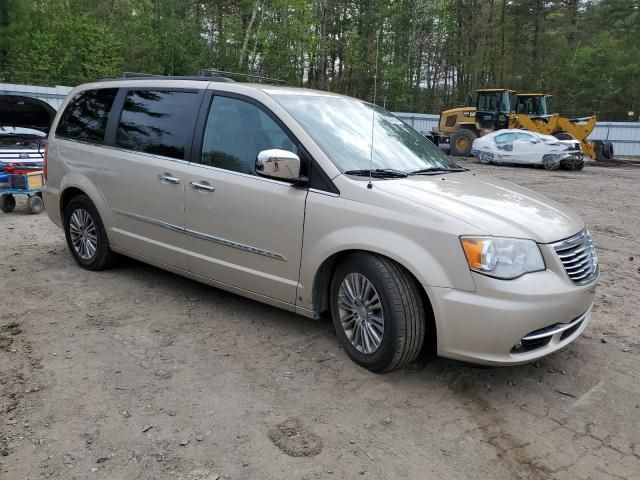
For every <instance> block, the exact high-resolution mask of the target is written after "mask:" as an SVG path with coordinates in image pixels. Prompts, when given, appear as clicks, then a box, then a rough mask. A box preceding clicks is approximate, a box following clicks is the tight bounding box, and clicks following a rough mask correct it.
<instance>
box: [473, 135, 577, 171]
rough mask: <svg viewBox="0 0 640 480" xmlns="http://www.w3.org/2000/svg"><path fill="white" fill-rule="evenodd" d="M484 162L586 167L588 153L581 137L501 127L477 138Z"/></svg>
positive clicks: (549, 167) (476, 149)
mask: <svg viewBox="0 0 640 480" xmlns="http://www.w3.org/2000/svg"><path fill="white" fill-rule="evenodd" d="M471 153H472V155H473V156H475V157H476V158H477V159H478V160H480V163H485V164H487V163H495V164H501V163H516V164H523V165H541V166H543V167H544V168H546V169H547V170H557V169H558V168H562V169H565V170H582V168H583V167H584V156H583V153H582V151H581V149H580V143H579V142H578V141H577V140H559V139H557V138H556V137H552V136H551V135H542V134H539V133H535V132H529V131H526V130H516V129H513V130H498V131H495V132H492V133H489V134H488V135H484V136H483V137H480V138H477V139H476V140H474V142H473V146H472V148H471Z"/></svg>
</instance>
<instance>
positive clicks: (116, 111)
mask: <svg viewBox="0 0 640 480" xmlns="http://www.w3.org/2000/svg"><path fill="white" fill-rule="evenodd" d="M126 97H127V89H126V88H119V89H118V93H117V94H116V99H115V100H114V101H113V105H112V106H111V113H110V114H109V120H108V121H107V130H106V132H105V134H104V144H105V145H106V146H108V147H115V146H116V131H117V130H118V123H119V122H120V116H121V115H122V109H123V108H124V99H125V98H126Z"/></svg>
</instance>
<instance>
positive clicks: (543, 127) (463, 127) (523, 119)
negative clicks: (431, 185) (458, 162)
mask: <svg viewBox="0 0 640 480" xmlns="http://www.w3.org/2000/svg"><path fill="white" fill-rule="evenodd" d="M550 100H551V95H548V94H545V93H516V92H515V91H513V90H509V89H504V88H485V89H480V90H477V91H476V106H475V107H473V106H466V107H461V108H453V109H450V110H446V111H444V112H442V113H441V114H440V120H439V122H438V127H437V128H436V129H434V130H433V131H432V132H431V133H430V134H428V135H427V137H428V138H430V139H431V140H432V141H433V142H434V143H435V144H437V145H443V144H449V146H450V150H451V155H456V156H462V157H468V156H469V155H471V145H472V144H473V141H474V140H475V139H476V138H478V137H480V136H482V135H486V134H487V133H490V132H493V131H495V130H500V129H503V128H521V129H523V130H530V131H533V132H538V133H542V134H545V135H553V136H555V137H557V138H558V139H559V140H569V139H575V140H578V141H579V142H580V145H581V148H582V151H583V153H584V154H585V155H588V156H589V157H591V158H592V159H593V160H605V159H612V158H613V146H612V145H611V143H610V142H602V141H598V140H596V141H592V142H590V141H589V140H587V137H588V136H589V135H590V134H591V132H592V131H593V128H594V127H595V125H596V117H595V116H591V117H586V118H575V119H569V118H567V117H562V116H560V115H559V114H557V113H550V111H551V108H550Z"/></svg>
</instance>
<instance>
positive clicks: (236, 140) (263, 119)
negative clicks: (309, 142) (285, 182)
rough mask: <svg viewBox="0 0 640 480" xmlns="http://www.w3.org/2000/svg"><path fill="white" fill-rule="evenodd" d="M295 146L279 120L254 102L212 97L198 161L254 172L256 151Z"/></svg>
mask: <svg viewBox="0 0 640 480" xmlns="http://www.w3.org/2000/svg"><path fill="white" fill-rule="evenodd" d="M269 148H280V149H283V150H289V151H290V152H294V153H296V154H299V153H298V148H297V147H296V145H295V144H294V143H293V142H292V141H291V139H289V137H288V136H287V134H286V133H285V132H284V131H283V130H282V129H281V128H280V127H279V126H278V124H277V123H276V122H275V121H274V120H273V119H272V118H271V117H270V116H269V115H267V114H266V113H265V112H264V111H262V110H261V109H260V108H258V107H257V106H255V105H253V104H251V103H248V102H245V101H243V100H238V99H236V98H228V97H214V99H213V103H212V104H211V109H210V110H209V118H208V119H207V127H206V129H205V132H204V138H203V142H202V157H201V163H203V164H204V165H211V166H214V167H220V168H224V169H227V170H233V171H235V172H242V173H250V174H252V175H255V173H256V169H255V163H256V157H257V156H258V152H260V151H261V150H267V149H269Z"/></svg>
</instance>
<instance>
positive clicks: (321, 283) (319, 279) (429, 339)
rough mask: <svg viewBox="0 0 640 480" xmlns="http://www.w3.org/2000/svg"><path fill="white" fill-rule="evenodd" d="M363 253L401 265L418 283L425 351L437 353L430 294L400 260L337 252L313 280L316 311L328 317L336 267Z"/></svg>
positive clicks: (355, 250) (370, 253)
mask: <svg viewBox="0 0 640 480" xmlns="http://www.w3.org/2000/svg"><path fill="white" fill-rule="evenodd" d="M361 253H364V254H369V255H374V256H378V257H384V258H385V259H387V260H389V261H391V262H394V263H395V264H397V265H399V266H400V267H401V268H402V269H403V270H404V271H405V272H406V273H407V274H408V275H409V276H410V277H411V278H412V279H413V281H414V282H415V283H416V286H417V287H418V291H419V292H420V295H421V297H422V301H423V304H424V310H425V314H426V315H425V323H426V331H425V344H424V348H423V351H424V352H427V353H435V352H436V349H437V328H436V322H435V312H434V309H433V305H432V303H431V299H430V298H429V294H428V293H427V291H426V290H425V288H424V285H422V284H421V282H420V281H419V280H418V278H417V277H416V275H414V273H413V272H412V271H411V269H410V268H407V266H405V265H403V263H402V262H399V261H398V260H396V259H394V258H391V257H389V256H387V255H384V254H382V253H379V252H375V251H372V250H366V249H347V250H341V251H339V252H335V253H333V254H332V255H330V256H329V257H327V258H326V259H325V260H324V261H323V262H322V263H321V264H320V267H319V268H318V269H317V271H316V274H315V276H314V278H313V286H312V298H313V309H314V311H315V312H316V313H317V314H318V315H321V316H326V315H328V312H329V291H330V288H331V279H332V277H333V274H334V271H335V268H336V266H337V265H338V263H339V262H340V261H341V260H342V259H344V258H346V257H348V256H351V255H354V254H361Z"/></svg>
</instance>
